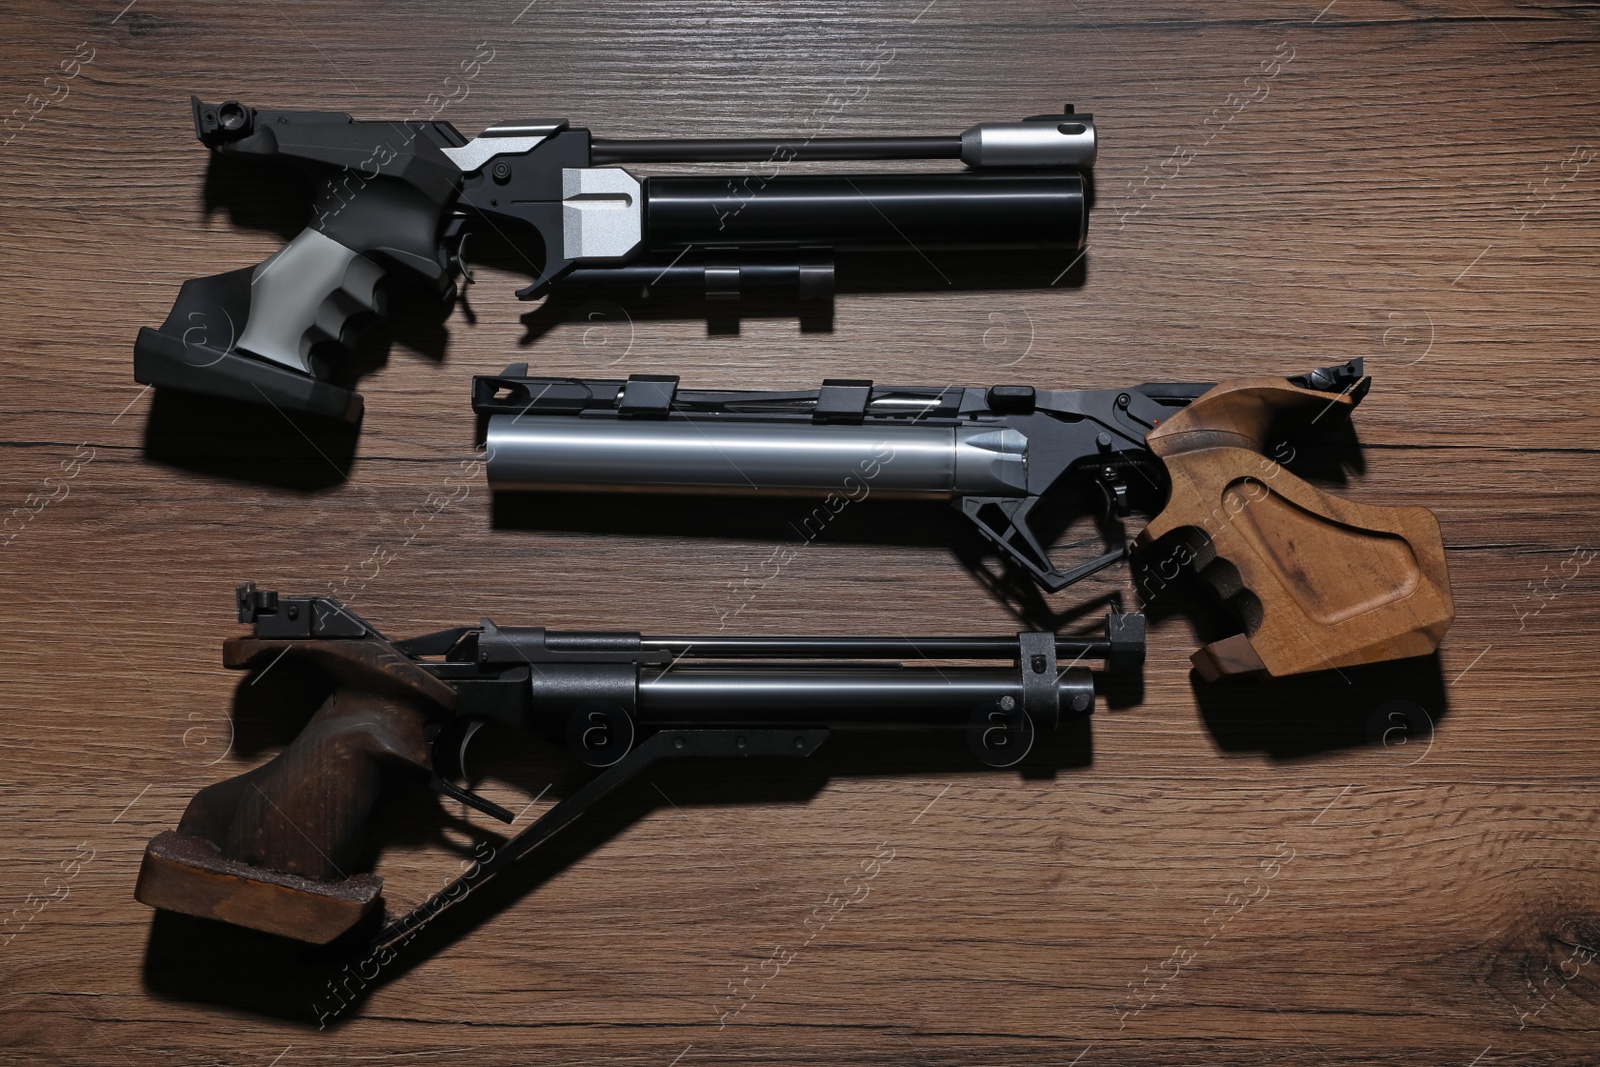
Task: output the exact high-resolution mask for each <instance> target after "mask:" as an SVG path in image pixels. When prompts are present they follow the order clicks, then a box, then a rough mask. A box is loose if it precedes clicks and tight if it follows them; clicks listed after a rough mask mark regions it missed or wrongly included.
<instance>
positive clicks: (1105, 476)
mask: <svg viewBox="0 0 1600 1067" xmlns="http://www.w3.org/2000/svg"><path fill="white" fill-rule="evenodd" d="M1095 484H1097V485H1099V486H1100V491H1101V492H1102V493H1104V494H1105V498H1106V518H1110V517H1111V516H1112V515H1116V516H1117V517H1119V518H1122V517H1125V516H1126V515H1127V514H1128V483H1127V482H1125V481H1123V480H1122V479H1121V478H1120V477H1118V475H1117V470H1116V468H1115V467H1102V468H1100V476H1099V477H1098V478H1096V479H1095Z"/></svg>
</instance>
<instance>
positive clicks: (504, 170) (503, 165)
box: [489, 159, 511, 184]
mask: <svg viewBox="0 0 1600 1067" xmlns="http://www.w3.org/2000/svg"><path fill="white" fill-rule="evenodd" d="M489 173H490V174H491V175H493V177H494V180H495V181H497V182H500V183H501V184H504V183H506V182H508V181H510V180H511V164H510V163H507V162H506V161H505V160H503V159H500V160H496V161H495V165H494V166H493V167H492V168H491V169H490V171H489Z"/></svg>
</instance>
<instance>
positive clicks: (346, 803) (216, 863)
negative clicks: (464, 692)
mask: <svg viewBox="0 0 1600 1067" xmlns="http://www.w3.org/2000/svg"><path fill="white" fill-rule="evenodd" d="M282 646H289V647H290V648H291V649H294V648H298V649H301V650H303V651H304V652H306V653H311V654H313V655H314V657H315V658H317V659H319V660H321V661H322V662H324V663H325V664H326V665H328V666H330V667H332V668H333V669H334V671H335V673H336V674H337V675H338V676H339V678H340V682H341V684H340V686H339V687H338V688H337V689H335V691H334V692H333V694H332V695H331V696H330V697H329V698H328V699H327V701H326V702H325V703H324V704H323V705H322V707H321V708H319V709H318V710H317V712H316V714H315V715H313V716H312V718H311V721H310V722H308V723H307V724H306V726H305V728H304V729H303V730H301V731H300V734H299V735H298V736H297V737H296V738H295V739H294V741H293V742H292V743H291V744H290V745H289V746H288V747H287V748H285V749H284V750H283V751H282V752H281V753H279V754H278V755H277V756H276V757H274V758H273V759H272V760H271V761H270V762H268V763H266V764H265V765H263V766H261V767H257V768H255V769H254V770H251V771H247V772H245V773H244V774H241V775H239V776H238V777H236V778H232V779H229V780H228V781H225V782H219V783H217V784H215V785H212V786H208V787H207V788H205V789H202V790H201V791H200V792H199V793H198V794H196V795H195V798H194V799H193V800H192V801H190V803H189V807H188V809H187V810H186V811H185V812H184V815H183V819H182V820H181V821H180V822H179V824H178V829H177V831H176V832H175V833H172V832H169V833H165V834H161V835H159V836H158V837H157V838H155V839H154V840H152V841H151V843H150V846H149V847H148V848H147V849H146V851H145V857H144V863H143V866H142V867H141V868H140V872H139V883H138V887H137V889H136V890H135V893H134V895H135V897H136V898H137V899H138V900H140V901H141V902H143V903H145V904H149V905H151V906H152V907H158V908H166V909H168V910H171V911H179V912H183V913H185V914H189V915H198V916H200V917H202V918H211V919H220V920H222V921H225V922H230V923H234V924H236V925H239V926H246V927H249V928H251V929H255V930H263V931H265V932H267V933H273V934H280V935H283V936H286V937H292V938H296V939H298V940H301V941H311V942H315V943H318V944H325V943H326V942H328V941H331V940H333V939H334V938H335V937H338V936H339V935H340V934H342V933H344V932H346V931H347V930H349V929H350V928H351V927H352V926H354V925H355V924H356V923H357V922H359V921H360V920H361V919H362V917H363V916H365V915H366V914H367V913H368V912H369V911H371V910H372V909H373V908H374V907H376V906H377V904H378V899H379V892H380V891H381V889H382V887H383V880H382V879H381V878H378V877H376V876H374V875H372V874H368V873H363V872H360V871H357V870H356V865H357V864H358V863H359V862H360V859H361V855H362V850H363V847H364V844H365V834H366V829H367V824H368V822H369V819H370V816H371V814H372V810H373V808H374V806H375V805H376V803H377V800H378V795H379V792H380V790H381V788H382V786H383V783H384V780H385V779H386V778H387V777H389V776H390V775H392V774H393V773H396V772H399V773H414V774H419V775H420V774H423V773H426V772H427V770H428V767H429V761H428V748H427V743H426V740H425V737H424V729H425V727H426V725H427V722H428V720H429V719H430V718H431V717H432V716H434V715H435V714H437V712H438V711H439V710H440V707H441V705H443V706H445V707H448V702H449V701H452V700H453V697H454V691H453V690H452V689H450V687H449V686H446V685H444V684H443V683H441V682H439V681H438V680H437V679H434V678H433V677H432V676H430V675H427V674H426V672H424V671H422V670H421V669H420V668H418V667H416V666H415V665H414V664H412V663H410V662H409V661H408V660H405V659H404V657H402V656H400V654H399V653H398V652H395V651H394V650H393V649H392V648H391V647H390V646H389V645H388V644H387V642H383V641H380V640H359V641H358V640H350V641H320V642H319V641H310V642H292V641H261V640H255V639H250V640H237V639H236V641H234V642H230V643H229V648H228V657H229V665H230V666H244V665H247V664H254V663H259V662H261V660H262V657H263V656H264V655H265V654H266V653H268V652H271V651H273V650H275V649H277V648H281V647H282ZM278 654H279V655H282V654H284V653H283V652H281V651H280V652H278ZM406 668H409V669H410V670H409V672H408V671H407V670H406ZM412 672H414V673H415V674H416V675H420V676H421V677H422V678H425V679H426V683H423V682H421V681H420V680H419V679H417V678H414V677H407V675H408V674H410V673H412Z"/></svg>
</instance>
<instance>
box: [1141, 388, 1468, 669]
mask: <svg viewBox="0 0 1600 1067" xmlns="http://www.w3.org/2000/svg"><path fill="white" fill-rule="evenodd" d="M1354 403H1355V401H1354V398H1353V397H1351V396H1350V395H1349V394H1338V395H1334V394H1329V393H1325V392H1318V391H1316V390H1311V389H1302V388H1299V387H1298V386H1293V385H1290V384H1289V383H1288V382H1286V381H1285V380H1284V379H1282V378H1244V379H1236V380H1233V381H1228V382H1224V383H1222V384H1221V385H1218V386H1216V387H1215V388H1213V389H1211V390H1210V391H1208V392H1207V393H1206V394H1205V395H1204V396H1202V397H1200V399H1199V400H1196V401H1195V402H1194V403H1193V404H1191V405H1189V406H1188V407H1186V408H1184V409H1183V410H1182V411H1179V412H1178V413H1176V414H1175V415H1173V416H1172V417H1171V418H1170V419H1168V420H1167V422H1166V423H1165V425H1162V426H1160V427H1158V428H1157V429H1155V430H1153V431H1151V433H1150V434H1149V436H1148V437H1147V441H1148V442H1149V445H1150V448H1151V450H1152V451H1153V452H1155V454H1156V455H1158V456H1160V457H1161V458H1162V460H1163V461H1164V462H1165V464H1166V467H1167V473H1168V475H1169V476H1170V479H1171V483H1172V494H1171V496H1170V498H1169V499H1168V501H1167V506H1166V507H1165V508H1164V509H1163V510H1162V512H1161V514H1160V515H1158V516H1156V518H1155V520H1154V521H1153V522H1151V523H1150V525H1149V526H1148V527H1146V529H1145V530H1144V532H1143V533H1141V534H1140V535H1139V536H1138V538H1137V539H1136V541H1135V545H1136V547H1139V548H1144V547H1148V546H1149V545H1150V544H1152V543H1154V542H1155V541H1156V540H1158V539H1159V538H1161V537H1163V536H1165V535H1166V534H1168V533H1170V532H1172V531H1174V530H1179V529H1184V528H1188V529H1190V530H1195V531H1199V532H1200V533H1202V534H1203V535H1204V536H1205V539H1207V540H1208V542H1209V544H1208V545H1206V544H1202V545H1201V547H1199V548H1198V549H1197V550H1195V551H1194V552H1193V553H1192V556H1191V560H1190V561H1192V562H1194V563H1195V564H1196V565H1197V566H1198V567H1199V568H1200V572H1201V574H1202V576H1203V577H1205V578H1207V579H1208V580H1209V581H1210V582H1211V583H1212V584H1213V585H1214V586H1215V587H1216V588H1217V589H1218V591H1219V592H1220V593H1221V594H1222V596H1223V598H1224V600H1225V601H1227V602H1228V603H1229V605H1230V606H1231V607H1233V608H1234V609H1235V611H1236V613H1237V614H1238V615H1240V616H1241V619H1242V621H1243V622H1244V625H1245V633H1243V634H1240V635H1237V636H1235V637H1230V638H1227V639H1225V640H1222V641H1217V642H1213V643H1212V644H1210V645H1207V646H1206V647H1205V648H1203V649H1201V650H1200V651H1199V652H1196V653H1195V654H1194V657H1193V662H1194V665H1195V668H1196V669H1197V670H1198V671H1199V672H1200V675H1201V676H1202V677H1203V678H1205V679H1207V680H1208V681H1209V680H1214V679H1216V678H1219V677H1222V676H1225V675H1233V674H1246V673H1252V672H1256V671H1266V672H1267V673H1268V674H1271V675H1274V676H1276V675H1285V674H1296V673H1300V672H1302V671H1316V670H1325V669H1328V668H1331V667H1350V666H1357V665H1360V664H1363V663H1376V662H1379V661H1382V660H1389V659H1400V658H1404V657H1407V656H1421V655H1426V654H1428V653H1430V652H1432V651H1434V649H1436V648H1438V647H1439V641H1440V639H1441V638H1443V637H1444V634H1445V631H1446V630H1448V629H1449V628H1450V623H1451V622H1452V621H1453V620H1454V618H1455V607H1454V605H1453V604H1452V602H1451V598H1450V582H1449V576H1448V574H1447V572H1446V568H1445V558H1444V542H1443V539H1442V538H1441V537H1440V534H1439V523H1438V520H1437V519H1435V518H1434V516H1433V513H1432V512H1430V511H1428V510H1427V509H1426V508H1388V507H1374V506H1372V505H1369V504H1357V503H1354V502H1352V501H1349V500H1344V499H1341V498H1339V497H1335V496H1331V495H1329V494H1327V493H1324V492H1323V491H1322V490H1320V489H1318V488H1316V487H1315V486H1312V485H1310V484H1308V483H1306V482H1305V481H1302V480H1301V479H1300V478H1297V477H1295V476H1294V475H1293V474H1291V473H1289V472H1288V471H1287V470H1284V469H1283V468H1282V467H1281V466H1279V465H1278V464H1277V463H1276V462H1275V461H1273V460H1272V459H1270V458H1268V457H1267V456H1265V455H1264V454H1263V441H1264V439H1265V437H1266V434H1267V433H1268V432H1269V430H1270V427H1271V425H1272V423H1273V421H1274V419H1275V418H1276V417H1277V416H1278V415H1279V414H1280V413H1282V412H1284V411H1286V410H1289V409H1293V408H1301V409H1305V411H1306V412H1307V413H1309V414H1313V415H1318V414H1320V413H1321V412H1334V413H1337V414H1339V415H1340V417H1343V414H1344V412H1338V411H1337V410H1336V409H1337V408H1338V407H1340V406H1343V407H1344V408H1345V409H1348V408H1350V407H1353V406H1354ZM1185 562H1189V561H1185Z"/></svg>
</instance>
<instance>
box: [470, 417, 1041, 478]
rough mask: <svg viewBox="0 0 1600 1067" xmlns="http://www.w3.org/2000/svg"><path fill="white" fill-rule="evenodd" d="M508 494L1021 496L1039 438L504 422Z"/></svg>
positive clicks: (753, 425) (761, 426) (689, 421)
mask: <svg viewBox="0 0 1600 1067" xmlns="http://www.w3.org/2000/svg"><path fill="white" fill-rule="evenodd" d="M487 445H488V449H487V467H488V478H489V484H490V485H491V486H492V487H494V488H496V489H546V490H549V489H559V490H603V489H632V490H636V491H645V492H688V493H703V492H777V493H795V494H820V493H828V492H838V491H845V492H848V491H851V490H852V489H853V488H854V487H856V486H860V485H869V486H871V489H872V492H874V493H889V494H892V495H896V496H913V497H948V496H952V495H957V494H960V495H975V496H1021V495H1024V494H1025V493H1026V491H1027V484H1028V477H1027V460H1028V441H1027V438H1026V437H1024V436H1023V435H1022V434H1020V433H1018V432H1017V431H1016V430H1012V429H1008V428H1004V427H999V426H988V425H983V424H963V425H960V426H919V425H895V424H889V425H870V424H864V425H859V426H846V425H832V424H823V423H812V422H798V421H797V422H792V423H791V422H758V421H748V422H744V421H739V420H736V419H720V420H719V419H716V418H705V419H696V418H693V417H686V418H681V419H679V418H673V419H616V418H582V417H576V416H558V415H528V416H515V415H496V416H493V417H492V418H490V419H489V426H488V438H487Z"/></svg>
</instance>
